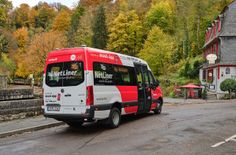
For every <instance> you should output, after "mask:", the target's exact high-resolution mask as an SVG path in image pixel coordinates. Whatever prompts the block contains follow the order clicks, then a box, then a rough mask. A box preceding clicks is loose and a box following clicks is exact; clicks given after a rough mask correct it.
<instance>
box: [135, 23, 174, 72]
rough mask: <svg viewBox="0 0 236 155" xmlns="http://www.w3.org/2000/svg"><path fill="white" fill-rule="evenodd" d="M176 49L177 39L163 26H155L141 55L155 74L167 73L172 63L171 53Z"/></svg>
mask: <svg viewBox="0 0 236 155" xmlns="http://www.w3.org/2000/svg"><path fill="white" fill-rule="evenodd" d="M174 50H175V40H174V39H173V38H172V37H171V36H170V35H168V34H166V33H164V32H163V30H162V29H161V28H159V27H157V26H154V27H153V28H152V29H151V30H150V32H149V34H148V38H147V40H146V41H145V43H144V47H143V49H142V50H141V52H140V53H139V56H140V57H141V58H143V59H144V60H146V61H147V62H148V63H149V65H150V67H151V68H152V70H153V72H154V74H155V75H165V74H167V68H168V67H169V65H171V55H172V51H174Z"/></svg>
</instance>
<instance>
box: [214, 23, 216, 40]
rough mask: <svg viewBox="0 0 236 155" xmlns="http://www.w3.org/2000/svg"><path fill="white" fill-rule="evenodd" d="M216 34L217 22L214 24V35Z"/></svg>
mask: <svg viewBox="0 0 236 155" xmlns="http://www.w3.org/2000/svg"><path fill="white" fill-rule="evenodd" d="M215 36H216V24H215V25H214V37H215Z"/></svg>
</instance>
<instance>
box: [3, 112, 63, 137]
mask: <svg viewBox="0 0 236 155" xmlns="http://www.w3.org/2000/svg"><path fill="white" fill-rule="evenodd" d="M63 124H64V123H63V122H59V121H56V120H54V119H51V118H45V117H44V116H37V117H31V118H26V119H19V120H13V121H9V122H2V123H0V138H2V137H7V136H11V135H15V134H21V133H24V132H30V131H37V130H42V129H45V128H50V127H55V126H59V125H63Z"/></svg>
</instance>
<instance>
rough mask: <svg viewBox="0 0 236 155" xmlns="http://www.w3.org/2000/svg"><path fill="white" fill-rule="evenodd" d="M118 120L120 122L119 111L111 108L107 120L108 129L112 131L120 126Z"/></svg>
mask: <svg viewBox="0 0 236 155" xmlns="http://www.w3.org/2000/svg"><path fill="white" fill-rule="evenodd" d="M120 120H121V112H120V110H119V109H118V108H116V107H114V108H112V109H111V111H110V115H109V118H108V125H109V127H110V128H112V129H114V128H117V127H118V126H119V125H120Z"/></svg>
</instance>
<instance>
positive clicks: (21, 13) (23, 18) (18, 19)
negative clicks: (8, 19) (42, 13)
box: [14, 3, 30, 28]
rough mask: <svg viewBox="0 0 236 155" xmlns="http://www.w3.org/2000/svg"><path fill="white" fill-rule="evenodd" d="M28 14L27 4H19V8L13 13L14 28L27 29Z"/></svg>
mask: <svg viewBox="0 0 236 155" xmlns="http://www.w3.org/2000/svg"><path fill="white" fill-rule="evenodd" d="M29 12H30V7H29V5H28V4H25V3H23V4H21V5H20V7H19V8H16V9H15V11H14V14H15V26H16V28H21V27H29Z"/></svg>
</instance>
